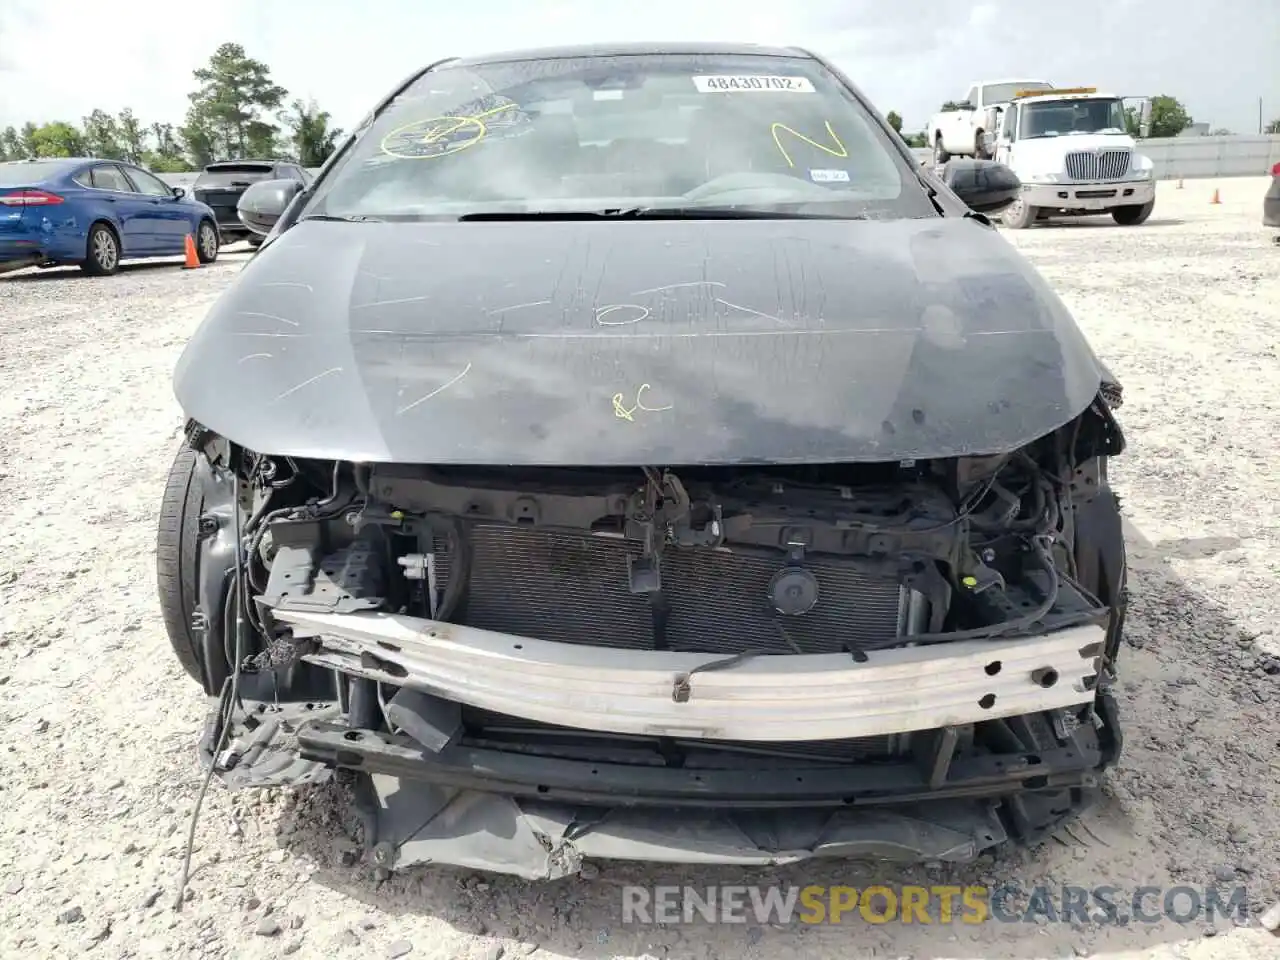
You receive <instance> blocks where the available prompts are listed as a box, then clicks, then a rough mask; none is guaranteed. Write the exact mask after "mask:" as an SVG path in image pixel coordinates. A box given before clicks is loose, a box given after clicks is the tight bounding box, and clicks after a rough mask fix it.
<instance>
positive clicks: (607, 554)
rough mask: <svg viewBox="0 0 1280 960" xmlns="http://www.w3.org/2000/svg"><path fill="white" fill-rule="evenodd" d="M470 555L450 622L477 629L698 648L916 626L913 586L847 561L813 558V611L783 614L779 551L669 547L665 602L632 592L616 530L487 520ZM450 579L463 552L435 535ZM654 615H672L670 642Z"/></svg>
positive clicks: (766, 649) (766, 646) (862, 638)
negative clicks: (564, 529) (660, 606)
mask: <svg viewBox="0 0 1280 960" xmlns="http://www.w3.org/2000/svg"><path fill="white" fill-rule="evenodd" d="M465 535H466V536H467V537H468V540H469V542H470V546H471V551H472V559H471V569H470V576H469V578H468V584H467V589H466V591H465V593H464V595H463V597H462V600H461V604H460V606H459V608H458V609H457V610H456V611H455V612H454V614H453V616H452V617H451V618H450V619H453V620H456V621H458V622H460V623H464V624H467V625H469V626H473V627H479V628H481V629H486V630H496V631H502V632H505V633H514V634H520V635H523V636H530V637H537V638H539V639H542V640H552V641H558V642H562V643H579V644H586V645H592V646H607V647H615V648H622V649H632V650H648V649H655V648H658V649H666V650H673V651H687V652H695V653H723V654H728V655H731V654H735V653H741V652H744V651H748V650H750V651H755V652H758V653H766V654H767V653H776V654H787V653H796V652H799V653H806V654H812V653H838V652H841V651H843V650H851V649H856V648H857V647H859V646H860V645H862V644H867V643H872V642H875V641H880V640H886V639H891V638H893V637H895V636H899V635H901V634H902V633H905V632H907V621H908V619H909V616H910V613H909V611H910V609H911V607H912V604H911V602H910V597H911V596H912V595H911V594H910V591H907V590H905V589H904V588H903V587H902V586H901V585H900V584H899V583H898V582H897V581H896V580H890V579H886V578H883V577H880V576H876V575H875V574H873V573H871V572H869V571H868V570H866V569H865V568H862V567H859V565H858V564H857V562H856V561H852V560H848V559H833V558H814V559H812V560H809V561H806V562H805V564H804V566H805V568H806V569H808V570H809V572H810V573H812V574H813V575H814V577H815V578H816V579H817V581H818V602H817V604H816V606H814V607H813V609H811V610H810V611H809V612H808V613H805V614H803V615H801V616H796V617H783V616H780V615H779V614H777V613H776V612H774V611H773V610H772V608H771V606H770V604H769V601H768V586H769V581H770V579H771V578H772V577H773V575H774V574H775V573H777V572H778V570H780V569H781V568H782V567H783V561H782V557H781V555H778V556H776V557H773V556H762V555H759V554H740V553H731V552H727V551H721V550H712V549H708V548H677V547H667V548H665V549H664V551H663V553H662V585H663V591H662V596H663V602H664V603H665V604H666V605H667V607H668V610H667V612H666V614H665V616H663V617H655V612H654V611H655V604H654V602H653V600H652V598H651V597H650V595H647V594H633V593H631V592H630V589H629V586H628V583H629V580H628V573H627V557H628V555H631V556H638V555H639V553H640V549H639V545H638V544H636V543H635V542H633V541H627V540H623V539H621V538H618V537H599V536H590V535H576V534H564V533H552V532H546V531H541V530H531V529H527V528H521V527H509V526H499V525H489V524H476V525H473V526H470V527H469V528H468V530H467V532H466V534H465ZM436 549H437V557H436V571H437V578H438V580H439V583H440V586H441V587H442V588H443V586H444V585H445V584H447V582H448V578H449V576H450V575H451V573H452V568H453V566H454V563H455V562H456V561H455V558H454V557H452V556H450V555H449V553H448V550H447V548H446V546H445V545H444V544H443V543H442V542H438V543H437V547H436ZM655 620H664V621H665V630H664V631H663V634H662V635H663V638H664V639H663V642H661V643H659V642H657V640H656V637H657V636H658V633H657V632H656V631H655Z"/></svg>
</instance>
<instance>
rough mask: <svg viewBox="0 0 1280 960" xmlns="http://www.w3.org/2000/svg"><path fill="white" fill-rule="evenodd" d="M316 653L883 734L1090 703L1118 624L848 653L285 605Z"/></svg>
mask: <svg viewBox="0 0 1280 960" xmlns="http://www.w3.org/2000/svg"><path fill="white" fill-rule="evenodd" d="M272 615H273V616H274V618H275V619H276V621H278V622H279V623H280V624H282V625H285V626H288V627H290V628H291V629H292V631H293V635H294V639H295V641H299V642H300V644H301V645H300V653H301V655H302V658H303V659H304V660H306V661H307V662H310V663H313V664H316V665H319V666H322V667H327V668H330V669H333V670H337V671H340V672H343V673H347V674H350V675H353V676H358V677H364V678H366V679H369V680H375V681H379V682H382V683H387V684H391V685H393V686H403V687H408V688H410V689H415V690H420V691H422V692H423V693H428V694H433V695H435V696H439V697H443V698H445V699H446V700H452V701H456V702H458V703H462V704H466V705H469V706H472V707H478V708H481V709H486V710H493V711H495V712H498V713H503V714H506V715H509V716H516V717H521V718H524V719H527V720H534V721H537V722H540V723H547V724H552V725H555V726H560V727H570V728H576V729H581V730H593V731H602V732H608V733H618V734H631V735H637V736H665V737H677V738H687V739H699V740H750V741H757V742H763V741H774V742H776V741H798V740H838V739H843V738H856V737H876V736H887V735H891V734H901V733H911V732H913V731H917V730H933V729H937V728H940V727H951V726H958V725H962V724H968V723H979V722H982V721H984V720H995V719H999V718H1003V717H1012V716H1019V715H1022V714H1028V713H1037V712H1041V711H1046V710H1061V709H1065V708H1070V707H1076V706H1083V705H1085V704H1088V703H1091V702H1093V700H1094V697H1095V694H1096V691H1095V688H1094V684H1095V682H1096V678H1097V674H1098V670H1099V663H1100V657H1101V655H1102V654H1103V652H1104V646H1105V640H1106V631H1105V630H1104V629H1103V628H1102V627H1101V626H1097V625H1093V624H1087V625H1082V626H1076V627H1069V628H1065V629H1061V630H1056V631H1053V632H1051V633H1047V634H1043V635H1041V636H1033V637H1023V638H1019V639H1009V640H970V641H958V642H955V643H947V644H937V645H931V646H920V647H900V648H896V649H890V650H878V651H870V652H868V653H866V654H864V655H863V656H864V657H865V661H864V662H859V661H858V660H856V659H855V658H854V657H853V656H850V655H847V654H815V655H787V656H777V655H774V656H760V657H756V658H755V659H751V660H746V661H744V662H741V663H737V664H735V665H734V666H732V667H730V668H727V669H719V670H711V671H707V672H700V671H701V670H703V669H704V668H705V667H706V666H707V665H708V664H709V663H712V662H714V661H717V660H722V659H723V658H722V657H717V656H714V655H707V654H694V653H670V652H664V651H653V650H618V649H614V648H607V647H595V646H580V645H577V644H568V643H555V642H550V641H545V640H537V639H534V638H531V637H521V636H515V635H512V634H505V633H496V632H493V631H489V630H479V629H476V628H474V627H466V626H462V625H460V624H455V623H443V622H437V621H432V620H425V619H422V618H418V617H407V616H399V615H394V614H386V613H316V612H310V611H304V610H289V609H284V608H281V607H275V608H274V609H273V610H272Z"/></svg>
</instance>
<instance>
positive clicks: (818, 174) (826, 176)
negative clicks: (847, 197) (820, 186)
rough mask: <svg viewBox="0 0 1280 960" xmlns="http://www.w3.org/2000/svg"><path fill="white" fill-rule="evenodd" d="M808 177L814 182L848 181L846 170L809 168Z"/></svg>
mask: <svg viewBox="0 0 1280 960" xmlns="http://www.w3.org/2000/svg"><path fill="white" fill-rule="evenodd" d="M809 179H810V180H812V181H813V182H814V183H848V182H849V171H848V170H810V171H809Z"/></svg>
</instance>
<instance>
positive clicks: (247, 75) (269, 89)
mask: <svg viewBox="0 0 1280 960" xmlns="http://www.w3.org/2000/svg"><path fill="white" fill-rule="evenodd" d="M192 75H193V76H194V77H195V79H196V82H197V83H198V84H199V85H200V86H199V88H198V89H197V90H196V91H195V92H194V93H192V94H191V95H190V100H191V105H192V107H193V108H194V109H195V111H196V113H197V119H198V121H199V123H198V126H197V127H194V128H193V127H192V122H191V121H192V117H191V116H190V115H188V123H187V127H188V128H189V129H190V132H191V133H192V134H193V135H194V136H193V137H192V138H190V139H188V144H189V146H188V149H191V150H192V152H193V156H192V159H193V160H194V159H196V156H195V155H194V154H195V150H194V148H193V147H192V146H191V144H192V142H193V141H194V142H195V144H196V146H199V147H201V148H202V150H203V152H204V153H205V154H206V155H208V154H210V153H214V152H216V153H220V154H223V155H224V156H225V157H226V158H228V159H239V158H243V157H245V156H247V155H248V153H250V152H263V151H265V153H264V155H269V154H270V153H272V152H274V147H275V137H276V134H277V132H278V130H277V128H276V127H275V126H274V125H273V124H271V123H269V122H268V121H267V120H265V119H264V116H267V115H270V114H271V112H272V111H276V110H278V109H279V108H280V104H281V103H282V102H283V101H284V98H285V94H286V93H287V91H286V90H285V89H284V87H281V86H279V85H277V84H275V83H272V81H271V70H270V68H269V67H267V65H266V64H265V63H263V62H262V61H260V60H254V59H253V58H251V57H249V56H247V55H246V54H245V51H244V47H242V46H241V45H240V44H238V43H224V44H222V45H221V46H220V47H218V49H217V50H215V51H214V53H213V56H211V57H210V58H209V65H208V66H207V67H201V68H200V69H198V70H196V71H194V72H193V74H192ZM184 139H186V138H185V137H184ZM206 162H207V161H206Z"/></svg>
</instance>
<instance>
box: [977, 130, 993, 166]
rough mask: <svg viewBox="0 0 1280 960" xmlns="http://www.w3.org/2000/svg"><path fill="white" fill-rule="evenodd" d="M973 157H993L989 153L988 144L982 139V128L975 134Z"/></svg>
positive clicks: (979, 158) (981, 158)
mask: <svg viewBox="0 0 1280 960" xmlns="http://www.w3.org/2000/svg"><path fill="white" fill-rule="evenodd" d="M973 159H975V160H990V159H991V157H990V156H988V155H987V145H986V144H985V143H983V141H982V131H981V130H978V131H976V132H975V133H974V135H973Z"/></svg>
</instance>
